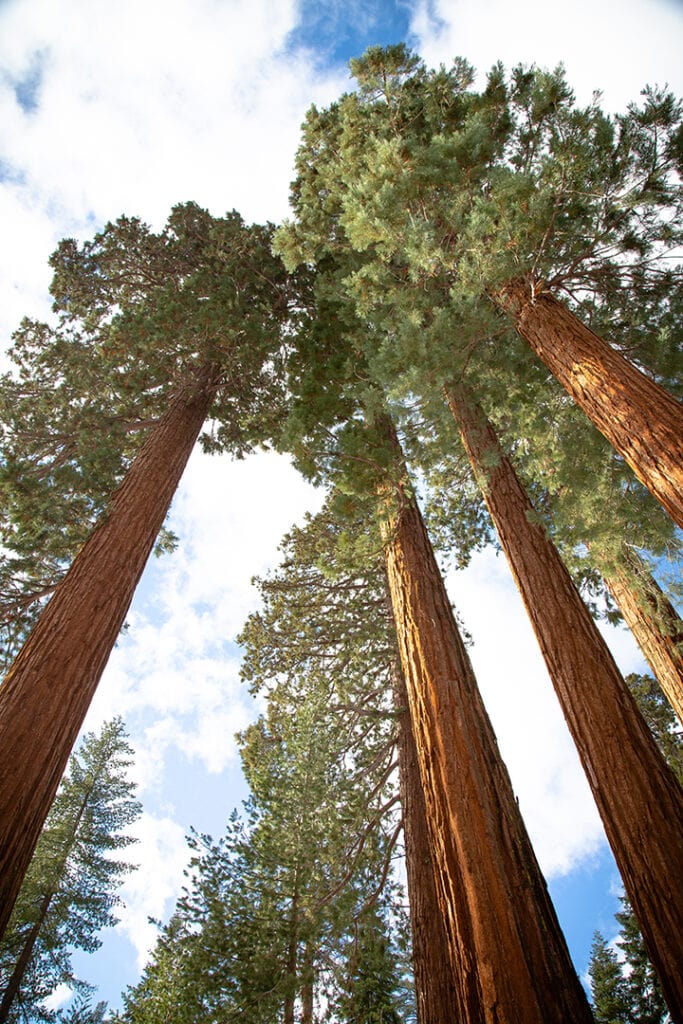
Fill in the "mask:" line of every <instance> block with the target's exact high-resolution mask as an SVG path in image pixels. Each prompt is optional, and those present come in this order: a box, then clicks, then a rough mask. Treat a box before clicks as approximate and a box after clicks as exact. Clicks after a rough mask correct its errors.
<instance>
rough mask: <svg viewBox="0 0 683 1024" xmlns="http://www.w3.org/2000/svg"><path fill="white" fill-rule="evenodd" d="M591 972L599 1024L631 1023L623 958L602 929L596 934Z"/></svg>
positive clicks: (592, 989)
mask: <svg viewBox="0 0 683 1024" xmlns="http://www.w3.org/2000/svg"><path fill="white" fill-rule="evenodd" d="M589 974H590V980H591V992H592V995H593V1016H594V1017H595V1024H627V1022H628V1021H629V1017H628V997H627V993H626V981H625V979H624V975H623V973H622V970H621V966H620V962H619V957H618V956H617V954H616V952H615V951H614V950H613V949H611V948H610V947H609V946H608V945H607V943H606V942H605V940H604V938H603V937H602V935H601V934H600V933H599V932H596V933H595V935H594V937H593V945H592V946H591V958H590V966H589Z"/></svg>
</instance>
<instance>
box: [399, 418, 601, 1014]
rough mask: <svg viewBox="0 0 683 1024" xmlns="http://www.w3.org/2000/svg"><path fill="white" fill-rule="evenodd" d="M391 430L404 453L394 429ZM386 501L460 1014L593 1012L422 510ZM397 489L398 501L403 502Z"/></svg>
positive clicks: (407, 501)
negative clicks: (457, 619) (501, 747)
mask: <svg viewBox="0 0 683 1024" xmlns="http://www.w3.org/2000/svg"><path fill="white" fill-rule="evenodd" d="M383 429H385V430H386V432H387V434H388V435H389V439H390V441H391V443H392V444H393V447H394V451H395V452H396V458H397V462H398V461H399V460H400V459H401V455H400V448H399V447H398V441H397V440H396V436H395V433H394V432H393V429H392V428H391V426H390V425H389V424H386V423H385V424H384V425H383ZM384 496H385V499H386V505H385V507H384V508H383V509H382V510H381V515H382V524H383V538H384V546H385V558H386V567H387V578H388V582H389V591H390V594H391V603H392V609H393V614H394V620H395V622H396V627H397V634H398V644H399V651H400V657H401V664H402V666H403V671H404V675H405V680H406V686H407V689H408V700H409V705H410V713H411V719H412V722H413V728H414V734H415V741H416V744H417V750H418V757H419V761H420V772H421V777H422V786H423V791H424V797H425V806H426V812H427V821H428V827H429V834H430V846H431V849H432V853H433V858H434V866H435V871H436V881H437V892H438V896H439V902H440V904H441V908H442V914H443V918H444V922H445V927H446V932H447V935H448V946H449V953H450V956H451V963H452V966H453V977H454V983H455V986H456V1014H457V1016H458V1019H459V1020H460V1021H462V1022H463V1024H532V1022H534V1024H553V1022H557V1024H560V1022H563V1024H566V1022H567V1021H569V1020H571V1021H573V1022H586V1024H587V1022H589V1021H591V1019H592V1018H591V1013H590V1010H589V1008H588V1003H587V1000H586V996H585V994H584V992H583V989H582V987H581V985H580V983H579V980H578V978H577V976H576V973H575V972H574V969H573V967H572V963H571V960H570V958H569V953H568V950H567V947H566V943H565V941H564V937H563V935H562V932H561V931H560V928H559V925H558V922H557V918H556V915H555V911H554V908H553V906H552V904H551V902H550V898H549V896H548V892H547V889H546V886H545V882H544V879H543V876H542V875H541V872H540V869H539V867H538V864H537V861H536V857H535V855H534V852H533V849H532V847H531V843H530V841H529V837H528V835H527V832H526V829H525V827H524V823H523V821H522V817H521V815H520V812H519V808H518V806H517V802H516V800H515V797H514V794H513V791H512V786H511V784H510V779H509V776H508V774H507V771H506V769H505V766H504V765H503V762H502V760H501V757H500V753H499V751H498V747H497V744H496V740H495V736H494V734H493V730H492V728H491V724H490V721H489V719H488V716H487V714H486V711H485V709H484V706H483V703H482V701H481V697H480V694H479V691H478V688H477V684H476V680H475V677H474V673H473V671H472V667H471V664H470V661H469V658H468V656H467V652H466V650H465V646H464V644H463V641H462V639H461V637H460V634H459V633H458V630H457V626H456V623H455V619H454V617H453V612H452V609H451V605H450V601H449V599H448V595H447V593H446V589H445V586H444V583H443V580H442V578H441V574H440V573H439V569H438V566H437V563H436V559H435V557H434V552H433V550H432V547H431V544H430V542H429V538H428V536H427V532H426V530H425V526H424V523H423V521H422V516H421V514H420V511H419V509H418V507H417V505H416V504H415V502H414V500H413V499H412V498H411V497H409V496H408V495H407V494H405V492H404V490H403V488H402V486H401V485H397V486H396V488H395V489H394V488H392V492H391V493H390V492H389V485H387V488H386V491H385V494H384ZM396 498H398V499H399V500H398V507H397V505H396Z"/></svg>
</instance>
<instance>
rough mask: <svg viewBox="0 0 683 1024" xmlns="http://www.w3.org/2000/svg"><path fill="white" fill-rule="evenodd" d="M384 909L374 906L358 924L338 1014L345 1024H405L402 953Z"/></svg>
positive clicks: (344, 972)
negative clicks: (395, 941) (400, 1010)
mask: <svg viewBox="0 0 683 1024" xmlns="http://www.w3.org/2000/svg"><path fill="white" fill-rule="evenodd" d="M392 938H393V936H392V934H391V932H390V931H389V930H388V929H387V922H386V920H385V919H384V916H383V914H382V910H381V907H379V906H378V905H377V904H376V903H374V904H373V905H372V906H371V907H369V908H368V909H367V910H365V911H364V913H363V914H362V915H361V917H360V918H359V919H358V921H357V922H356V924H355V928H354V933H353V939H352V942H351V948H350V949H349V950H348V952H347V954H346V964H345V967H344V971H343V977H344V988H343V990H342V992H341V993H340V995H339V997H338V999H337V1001H336V1005H335V1011H336V1012H337V1014H338V1016H339V1019H340V1020H341V1021H343V1022H344V1024H401V1022H402V1020H403V1019H404V1018H403V1017H402V1015H401V1014H400V1013H399V1006H400V1003H401V989H402V979H401V978H400V974H399V965H400V963H401V953H400V951H399V950H398V949H396V947H395V945H394V943H393V942H392Z"/></svg>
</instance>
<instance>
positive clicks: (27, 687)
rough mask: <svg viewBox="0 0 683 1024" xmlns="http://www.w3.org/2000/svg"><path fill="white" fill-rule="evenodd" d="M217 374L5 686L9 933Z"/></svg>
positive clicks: (1, 788) (168, 418) (0, 783)
mask: <svg viewBox="0 0 683 1024" xmlns="http://www.w3.org/2000/svg"><path fill="white" fill-rule="evenodd" d="M213 376H214V374H213V372H212V371H210V370H208V369H207V370H205V372H204V373H203V375H202V377H201V379H200V380H198V381H197V382H196V383H195V384H194V386H192V387H190V386H188V387H187V388H186V389H185V390H184V391H183V392H182V393H180V394H179V395H178V396H177V397H176V398H175V400H174V401H173V403H172V405H171V407H170V408H169V411H168V412H167V414H166V415H165V416H164V417H163V419H162V420H161V421H160V422H159V423H158V425H157V426H156V427H155V428H154V429H153V431H152V433H151V434H150V435H149V437H148V438H147V440H146V441H145V443H144V444H143V446H142V448H141V450H140V452H139V454H138V455H137V457H136V459H135V461H134V462H133V464H132V466H131V468H130V470H129V471H128V473H127V474H126V477H125V478H124V480H123V482H122V484H121V485H120V487H119V488H118V490H117V491H116V492H115V494H114V496H113V497H112V500H111V504H110V508H109V512H108V514H107V516H106V518H105V519H104V521H103V522H102V523H101V524H100V525H99V526H98V527H96V529H95V530H94V532H93V534H92V535H91V537H90V538H89V539H88V541H87V542H86V544H85V545H84V546H83V548H82V549H81V551H80V552H79V554H78V555H77V557H76V558H75V560H74V562H73V565H72V566H71V568H70V569H69V572H68V573H67V575H66V577H65V578H64V580H63V581H62V582H61V583H60V585H59V587H58V588H57V590H56V591H55V593H54V595H53V597H52V599H51V600H50V602H49V604H48V605H47V607H46V609H45V611H44V612H43V614H42V615H41V617H40V619H39V621H38V623H37V624H36V627H35V629H34V630H33V632H32V634H31V636H30V637H29V639H28V640H27V641H26V643H25V644H24V647H23V648H22V650H21V651H20V652H19V655H18V656H17V658H16V660H15V662H14V664H13V666H12V668H11V669H10V671H9V672H8V674H7V676H6V678H5V681H4V683H3V685H2V688H0V934H2V932H3V931H4V929H5V927H6V924H7V920H8V918H9V915H10V913H11V910H12V907H13V905H14V901H15V899H16V896H17V893H18V891H19V887H20V885H21V883H22V881H23V878H24V874H25V873H26V869H27V867H28V864H29V862H30V860H31V856H32V854H33V850H34V848H35V845H36V842H37V841H38V836H39V835H40V831H41V828H42V826H43V822H44V821H45V818H46V816H47V813H48V811H49V809H50V805H51V803H52V800H53V799H54V795H55V793H56V791H57V786H58V785H59V781H60V779H61V777H62V774H63V772H64V770H65V768H66V764H67V761H68V758H69V754H70V752H71V748H72V747H73V744H74V742H75V740H76V738H77V736H78V732H79V730H80V728H81V725H82V723H83V719H84V718H85V715H86V713H87V710H88V707H89V705H90V702H91V700H92V697H93V694H94V692H95V689H96V687H97V684H98V682H99V680H100V676H101V675H102V672H103V670H104V667H105V665H106V663H107V659H108V658H109V655H110V653H111V650H112V648H113V646H114V643H115V641H116V638H117V636H118V634H119V631H120V629H121V626H122V624H123V621H124V618H125V616H126V612H127V611H128V608H129V605H130V602H131V600H132V597H133V593H134V591H135V587H136V585H137V582H138V580H139V578H140V576H141V574H142V570H143V569H144V567H145V563H146V561H147V558H148V556H149V554H150V552H151V550H152V548H153V546H154V542H155V539H156V536H157V534H158V532H159V530H160V528H161V526H162V524H163V521H164V517H165V516H166V513H167V511H168V507H169V505H170V503H171V499H172V497H173V494H174V492H175V490H176V487H177V485H178V482H179V480H180V477H181V475H182V472H183V470H184V468H185V464H186V462H187V460H188V458H189V456H190V453H191V451H192V448H193V446H194V443H195V441H196V439H197V435H198V434H199V431H200V430H201V427H202V424H203V422H204V419H205V417H206V413H207V410H208V408H209V405H210V402H211V385H212V377H213Z"/></svg>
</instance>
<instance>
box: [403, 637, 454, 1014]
mask: <svg viewBox="0 0 683 1024" xmlns="http://www.w3.org/2000/svg"><path fill="white" fill-rule="evenodd" d="M391 675H392V682H393V690H394V704H395V707H396V710H397V712H398V769H399V785H400V790H401V807H402V810H403V837H404V844H405V864H406V876H407V882H408V902H409V905H410V930H411V934H412V940H413V941H412V950H413V976H414V979H415V1002H416V1005H417V1022H418V1024H460V1017H459V1016H458V1013H457V1009H456V1008H457V997H456V991H455V984H454V981H453V968H452V966H451V960H450V956H449V953H448V936H447V934H446V929H445V926H444V922H443V918H442V916H441V907H440V906H439V900H438V897H437V892H436V883H435V879H434V865H433V862H432V855H431V851H430V848H429V833H428V830H427V810H426V807H425V798H424V793H423V792H422V782H421V780H420V766H419V763H418V753H417V747H416V745H415V738H414V736H413V729H412V725H411V724H410V713H409V711H408V691H407V689H406V682H405V678H404V676H403V672H402V670H401V665H400V661H399V658H398V653H397V655H396V657H395V658H394V660H393V663H392V666H391Z"/></svg>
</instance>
